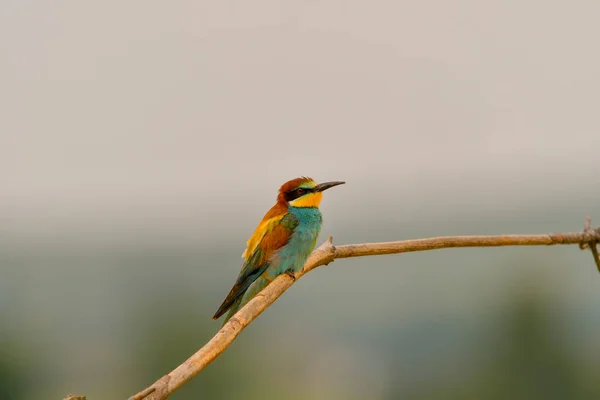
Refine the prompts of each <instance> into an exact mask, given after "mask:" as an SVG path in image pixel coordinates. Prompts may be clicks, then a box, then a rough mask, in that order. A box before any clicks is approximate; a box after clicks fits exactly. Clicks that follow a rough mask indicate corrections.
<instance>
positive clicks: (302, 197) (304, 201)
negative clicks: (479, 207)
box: [277, 176, 345, 207]
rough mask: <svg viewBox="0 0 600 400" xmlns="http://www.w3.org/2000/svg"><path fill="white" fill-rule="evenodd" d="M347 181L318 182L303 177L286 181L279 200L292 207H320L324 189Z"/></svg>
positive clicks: (280, 191)
mask: <svg viewBox="0 0 600 400" xmlns="http://www.w3.org/2000/svg"><path fill="white" fill-rule="evenodd" d="M344 183H345V182H338V181H336V182H325V183H319V184H317V183H316V182H315V181H313V180H312V179H311V178H307V177H304V176H303V177H301V178H296V179H292V180H291V181H289V182H286V183H284V184H283V185H282V186H281V188H280V189H279V196H278V197H277V200H278V201H280V202H283V203H286V204H288V205H290V206H292V207H318V206H319V204H320V203H321V198H322V197H323V191H325V190H327V189H329V188H332V187H334V186H337V185H342V184H344Z"/></svg>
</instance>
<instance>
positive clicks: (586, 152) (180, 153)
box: [0, 0, 600, 230]
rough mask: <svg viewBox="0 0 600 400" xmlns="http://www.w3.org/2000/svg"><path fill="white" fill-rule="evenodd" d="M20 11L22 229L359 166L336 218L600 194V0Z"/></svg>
mask: <svg viewBox="0 0 600 400" xmlns="http://www.w3.org/2000/svg"><path fill="white" fill-rule="evenodd" d="M2 9H3V11H2V13H0V50H1V51H2V54H3V56H2V60H3V62H1V63H0V87H2V90H1V92H0V115H1V118H0V181H1V186H0V216H4V217H5V218H7V219H8V220H9V221H10V225H9V226H11V227H12V228H13V229H16V230H19V229H20V228H19V227H22V226H25V225H27V224H32V225H34V226H35V227H36V228H35V229H44V227H46V229H48V230H54V229H55V228H56V227H57V226H59V225H60V226H61V227H62V228H64V229H68V226H69V224H68V223H67V222H65V221H69V220H72V219H74V220H78V219H81V220H82V221H84V222H82V223H83V224H85V223H87V222H86V221H88V222H89V220H91V219H94V218H100V219H103V218H113V219H115V220H120V219H121V218H128V217H132V218H133V217H136V216H137V217H138V218H159V219H161V221H163V222H164V223H167V222H165V221H168V220H172V219H173V218H175V222H172V223H173V224H175V225H177V224H180V223H183V222H182V221H185V217H186V216H188V215H194V216H195V217H196V218H198V220H205V221H207V223H213V222H215V221H216V220H218V218H219V217H218V216H219V215H225V214H226V215H229V216H236V215H241V216H243V218H246V214H248V216H247V219H248V221H255V220H256V221H257V220H258V219H259V218H260V216H262V213H263V212H264V211H266V209H268V207H269V206H270V205H271V203H272V202H273V200H274V198H275V195H276V191H277V188H278V187H279V185H281V184H282V183H283V182H285V181H286V180H288V179H292V178H294V177H296V176H299V175H309V176H312V177H314V178H315V179H316V180H320V181H323V180H346V181H347V182H348V184H347V185H346V187H344V188H339V189H336V191H338V192H337V193H335V194H334V193H333V191H332V192H331V194H329V193H328V196H327V197H326V199H325V204H324V206H325V207H329V209H330V210H329V212H330V213H332V215H335V211H333V210H341V211H340V212H342V211H343V212H350V211H352V212H356V210H357V209H360V208H363V209H366V208H372V207H383V209H384V210H386V212H388V213H389V212H391V210H393V208H392V207H398V206H400V207H401V208H403V209H406V208H409V209H410V208H411V207H413V206H416V205H418V204H421V203H422V201H423V200H424V199H430V200H431V199H438V200H439V201H442V202H444V200H448V199H451V201H452V202H456V203H460V202H461V201H465V202H466V203H467V204H468V205H472V206H474V207H477V206H480V207H483V208H486V207H487V208H490V207H491V208H492V209H493V208H494V207H495V205H497V204H509V206H510V207H514V208H518V207H519V206H520V205H522V203H523V201H524V199H534V200H535V199H537V200H536V201H538V200H539V199H542V200H543V201H545V202H546V203H552V202H553V201H554V200H555V199H562V201H565V199H567V200H568V199H569V198H574V199H576V198H577V197H581V196H583V197H586V198H595V199H598V198H600V175H599V174H598V172H597V171H599V170H600V164H599V163H598V159H599V157H598V154H599V149H600V112H599V109H600V73H599V71H600V52H598V51H597V48H598V38H600V24H598V16H599V15H600V2H597V1H572V2H548V1H531V0H530V1H505V2H493V1H474V0H472V1H459V2H447V1H442V0H432V1H373V2H362V1H321V2H316V1H303V2H278V1H255V2H252V3H249V2H235V1H222V2H205V1H197V0H195V1H181V2H159V1H147V0H146V1H132V2H117V1H103V2H100V3H89V2H80V1H59V0H57V1H53V2H41V1H38V2H23V1H9V2H4V4H3V6H2ZM534 200H532V201H534ZM446 202H447V201H446ZM486 204H487V206H486ZM490 204H491V205H490ZM386 205H387V207H388V208H387V209H386V208H385V207H386ZM215 210H216V211H215ZM215 212H216V213H217V216H216V217H215ZM405 212H406V211H405ZM371 216H372V215H371ZM231 218H233V217H231ZM253 224H254V223H250V225H253ZM23 229H25V228H23ZM32 229H34V228H32ZM244 229H246V230H247V227H246V226H244ZM26 230H27V229H26Z"/></svg>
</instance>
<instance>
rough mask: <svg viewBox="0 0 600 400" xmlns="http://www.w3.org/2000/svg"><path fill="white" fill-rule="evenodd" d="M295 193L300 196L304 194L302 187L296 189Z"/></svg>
mask: <svg viewBox="0 0 600 400" xmlns="http://www.w3.org/2000/svg"><path fill="white" fill-rule="evenodd" d="M296 193H298V194H299V195H300V196H302V195H303V194H304V189H298V190H296Z"/></svg>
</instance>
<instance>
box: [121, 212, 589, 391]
mask: <svg viewBox="0 0 600 400" xmlns="http://www.w3.org/2000/svg"><path fill="white" fill-rule="evenodd" d="M599 242H600V229H598V228H597V229H591V228H590V227H589V223H586V229H585V231H584V232H572V233H553V234H544V235H500V236H447V237H434V238H428V239H414V240H403V241H398V242H382V243H361V244H348V245H341V246H334V245H333V244H332V238H331V237H329V239H328V240H327V241H325V242H324V243H323V244H322V245H321V246H319V247H318V248H317V249H315V250H314V251H313V252H312V254H311V255H310V257H309V258H308V260H307V262H306V264H305V265H304V269H303V270H302V271H300V272H299V273H297V274H296V278H295V279H294V278H292V277H290V276H289V275H286V274H283V275H280V276H278V277H277V278H275V280H273V282H271V284H269V286H267V287H266V288H265V289H263V290H262V291H261V292H260V293H259V294H258V295H256V296H255V297H254V298H253V299H252V300H250V301H249V302H248V303H247V304H246V305H245V306H244V307H242V308H241V309H240V310H239V311H238V312H237V313H236V314H235V315H234V316H233V317H232V318H231V319H230V320H229V321H228V322H227V323H226V324H225V325H223V327H222V328H221V329H220V330H219V331H218V332H217V334H216V335H215V336H214V337H213V338H212V339H211V340H210V341H209V342H208V343H206V345H204V347H202V348H201V349H200V350H198V351H197V352H196V353H195V354H194V355H192V356H191V357H190V358H188V359H187V360H186V361H185V362H184V363H183V364H181V365H180V366H179V367H177V368H175V369H174V370H173V371H171V372H170V373H169V374H168V375H165V376H163V377H162V378H160V379H159V380H158V381H156V382H155V383H154V384H153V385H152V386H150V387H148V388H146V389H144V390H143V391H141V392H140V393H138V394H136V395H134V396H132V397H130V398H129V400H142V399H145V400H163V399H166V398H167V397H168V396H169V395H171V394H172V393H173V392H175V391H176V390H177V389H179V388H180V387H181V386H183V385H184V384H185V383H186V382H187V381H189V380H190V379H192V378H193V377H194V376H196V375H197V374H198V373H199V372H200V371H202V370H203V369H204V368H205V367H206V366H207V365H208V364H210V363H211V362H212V361H213V360H214V359H215V358H217V357H218V356H219V355H220V354H221V353H222V352H223V351H224V350H225V349H226V348H227V347H228V346H229V345H230V344H231V343H232V342H233V341H234V340H235V338H236V337H237V336H238V335H239V334H240V333H241V332H242V331H243V330H244V328H246V327H247V326H248V325H249V324H250V323H251V322H252V321H254V320H255V319H256V318H257V317H258V316H259V315H260V314H261V313H262V312H263V311H264V310H265V309H266V308H267V307H269V306H270V305H271V304H273V302H274V301H275V300H277V298H278V297H279V296H281V295H282V294H283V292H285V291H286V290H287V289H288V288H289V287H290V286H292V285H293V284H294V282H295V280H296V279H298V278H300V277H302V276H303V275H304V274H306V273H307V272H309V271H311V270H313V269H315V268H317V267H319V266H321V265H327V264H329V263H330V262H332V261H333V260H335V259H336V258H349V257H362V256H373V255H381V254H397V253H408V252H413V251H426V250H436V249H445V248H452V247H499V246H551V245H557V244H563V245H567V244H579V245H580V247H581V248H582V249H583V248H588V247H589V248H590V249H591V250H592V254H593V255H594V260H595V262H596V265H597V267H598V271H600V260H599V259H598V251H597V249H596V244H597V243H599Z"/></svg>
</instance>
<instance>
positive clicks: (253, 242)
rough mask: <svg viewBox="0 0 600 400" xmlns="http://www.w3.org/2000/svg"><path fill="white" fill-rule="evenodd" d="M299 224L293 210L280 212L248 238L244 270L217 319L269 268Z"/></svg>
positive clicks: (215, 316) (217, 313) (216, 314)
mask: <svg viewBox="0 0 600 400" xmlns="http://www.w3.org/2000/svg"><path fill="white" fill-rule="evenodd" d="M297 226H298V219H297V218H296V217H295V216H294V215H293V214H290V213H286V214H284V215H278V216H277V217H273V218H270V219H267V220H265V221H263V222H261V223H260V225H259V226H258V227H257V228H256V231H255V232H254V234H253V235H252V237H251V238H250V240H248V248H247V249H246V251H245V252H244V263H243V264H242V270H241V271H240V274H239V275H238V278H237V280H236V281H235V284H234V285H233V287H232V288H231V291H230V292H229V294H228V295H227V297H225V300H223V303H222V304H221V306H220V307H219V309H218V310H217V312H216V313H215V315H214V316H213V319H218V318H219V317H220V316H221V315H223V314H224V313H225V312H227V310H228V309H229V308H230V307H231V306H232V305H233V303H234V302H235V301H236V300H237V299H238V298H239V297H240V296H243V294H244V293H245V292H246V290H247V289H248V287H249V286H250V285H251V284H252V282H254V281H255V280H256V278H258V277H259V276H260V275H261V274H262V273H263V272H265V270H266V269H267V267H268V266H269V261H270V260H271V257H272V256H273V255H274V254H275V252H276V251H277V250H279V249H280V248H281V247H283V246H285V244H286V243H287V242H288V240H289V238H290V237H291V236H292V234H293V233H294V230H295V229H296V227H297Z"/></svg>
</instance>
